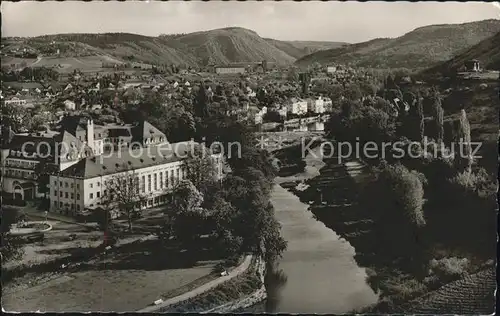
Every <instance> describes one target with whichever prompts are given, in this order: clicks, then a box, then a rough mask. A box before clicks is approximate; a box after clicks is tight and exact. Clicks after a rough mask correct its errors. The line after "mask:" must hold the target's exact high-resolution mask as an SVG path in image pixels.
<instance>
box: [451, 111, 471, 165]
mask: <svg viewBox="0 0 500 316" xmlns="http://www.w3.org/2000/svg"><path fill="white" fill-rule="evenodd" d="M457 125H458V126H457V132H456V133H455V134H456V137H457V139H456V140H455V141H456V144H455V145H458V148H456V147H455V165H456V166H457V168H458V169H459V170H460V172H463V171H466V172H467V174H470V172H471V170H472V147H471V146H472V144H471V136H470V123H469V120H468V119H467V113H466V112H465V110H464V109H462V110H461V111H460V120H459V121H458V124H457Z"/></svg>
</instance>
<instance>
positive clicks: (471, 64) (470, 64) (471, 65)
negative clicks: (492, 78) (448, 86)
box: [464, 59, 481, 72]
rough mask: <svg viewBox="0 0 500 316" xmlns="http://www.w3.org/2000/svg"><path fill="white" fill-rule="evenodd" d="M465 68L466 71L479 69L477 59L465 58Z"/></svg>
mask: <svg viewBox="0 0 500 316" xmlns="http://www.w3.org/2000/svg"><path fill="white" fill-rule="evenodd" d="M464 65H465V69H466V71H471V72H472V71H473V72H478V71H481V68H480V67H479V60H477V59H472V60H467V61H466V62H465V63H464Z"/></svg>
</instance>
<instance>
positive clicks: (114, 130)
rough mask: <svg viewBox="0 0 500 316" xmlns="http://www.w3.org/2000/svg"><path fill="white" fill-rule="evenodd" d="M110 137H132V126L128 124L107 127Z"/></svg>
mask: <svg viewBox="0 0 500 316" xmlns="http://www.w3.org/2000/svg"><path fill="white" fill-rule="evenodd" d="M106 129H107V130H108V136H109V137H132V135H131V134H130V127H128V126H113V127H106Z"/></svg>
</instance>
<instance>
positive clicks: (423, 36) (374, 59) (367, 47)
mask: <svg viewBox="0 0 500 316" xmlns="http://www.w3.org/2000/svg"><path fill="white" fill-rule="evenodd" d="M499 31H500V20H493V19H491V20H484V21H478V22H470V23H463V24H444V25H431V26H425V27H420V28H417V29H415V30H413V31H411V32H409V33H407V34H405V35H403V36H401V37H397V38H381V39H374V40H371V41H368V42H363V43H358V44H352V45H348V46H344V47H341V48H334V49H328V50H323V51H319V52H316V53H312V54H310V55H307V56H304V57H302V58H300V59H298V60H297V61H296V64H297V65H298V66H308V65H311V64H313V63H316V62H317V63H320V64H328V63H341V64H351V65H353V66H361V67H371V68H400V67H404V68H412V69H415V68H421V69H423V68H427V67H428V66H429V65H432V64H436V63H439V62H444V61H446V60H448V59H450V58H452V57H453V56H454V55H456V54H458V53H461V52H463V51H464V50H466V49H469V48H470V47H471V46H473V45H476V44H478V43H479V42H480V41H482V40H484V39H486V38H489V37H491V36H493V35H495V34H496V33H497V32H499Z"/></svg>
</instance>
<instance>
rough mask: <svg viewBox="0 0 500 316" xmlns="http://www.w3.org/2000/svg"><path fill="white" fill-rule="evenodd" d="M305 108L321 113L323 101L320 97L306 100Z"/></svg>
mask: <svg viewBox="0 0 500 316" xmlns="http://www.w3.org/2000/svg"><path fill="white" fill-rule="evenodd" d="M307 109H308V111H309V112H312V113H316V114H322V113H324V112H325V102H324V100H323V98H322V97H317V98H315V99H308V100H307Z"/></svg>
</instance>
